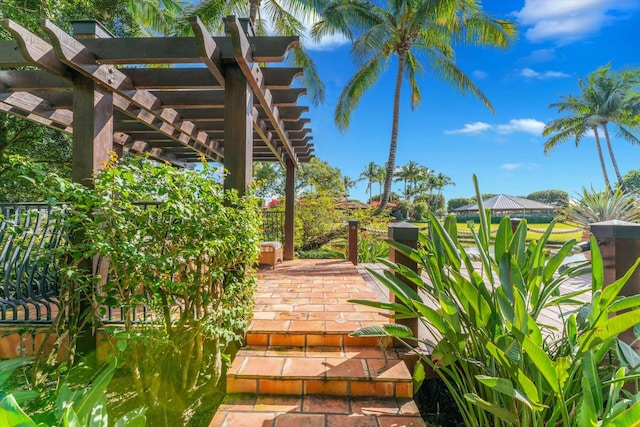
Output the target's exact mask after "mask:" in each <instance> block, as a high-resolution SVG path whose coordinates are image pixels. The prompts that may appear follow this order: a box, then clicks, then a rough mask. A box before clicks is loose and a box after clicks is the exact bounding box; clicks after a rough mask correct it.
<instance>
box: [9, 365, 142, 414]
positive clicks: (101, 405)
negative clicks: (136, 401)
mask: <svg viewBox="0 0 640 427" xmlns="http://www.w3.org/2000/svg"><path fill="white" fill-rule="evenodd" d="M27 363H30V360H28V359H11V360H3V361H0V372H2V376H1V378H0V388H1V389H2V390H3V394H2V396H1V397H0V425H2V426H19V427H41V426H53V425H60V426H62V425H63V426H77V427H82V426H108V425H109V414H108V412H107V398H106V395H105V390H106V388H107V386H108V385H109V382H110V381H111V379H112V378H113V374H114V373H115V370H116V360H115V359H114V360H112V361H111V362H109V363H108V364H107V365H105V366H104V367H103V368H102V369H101V370H100V371H98V372H96V373H95V374H94V375H91V376H89V378H85V380H87V379H88V384H87V383H84V384H82V385H78V384H73V383H72V382H71V381H69V380H70V379H73V378H74V377H75V373H76V372H78V371H81V370H84V369H85V367H84V366H82V365H79V366H77V367H76V368H75V369H74V370H73V371H72V372H71V373H69V374H68V375H66V379H67V380H66V381H64V382H63V383H62V384H61V385H60V387H58V388H57V390H56V391H57V393H56V395H55V396H51V395H50V396H48V397H49V398H50V399H55V403H54V405H53V407H52V408H51V411H49V412H48V413H47V414H46V417H45V419H44V420H41V419H39V418H38V417H34V418H32V417H30V416H29V415H27V413H26V412H25V411H24V410H23V408H22V407H21V406H20V404H19V403H20V402H24V401H25V400H29V399H33V398H34V397H35V396H36V395H37V394H38V393H37V392H35V391H31V390H8V389H6V388H4V383H5V382H6V381H7V379H8V377H9V376H10V375H11V374H12V373H13V371H15V370H16V369H17V368H19V367H21V366H24V365H25V364H27ZM83 376H84V375H83ZM36 422H38V424H36ZM145 424H146V417H145V410H144V409H141V408H138V409H134V410H132V411H129V412H128V413H126V414H124V415H123V416H122V417H121V418H120V419H119V420H118V421H116V422H115V424H113V425H114V426H116V427H144V426H145Z"/></svg>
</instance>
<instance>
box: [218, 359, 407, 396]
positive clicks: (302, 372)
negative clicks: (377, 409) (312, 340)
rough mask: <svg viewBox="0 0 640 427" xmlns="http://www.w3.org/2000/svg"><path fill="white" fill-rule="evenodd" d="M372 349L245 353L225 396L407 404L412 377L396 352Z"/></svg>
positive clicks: (229, 375) (232, 370)
mask: <svg viewBox="0 0 640 427" xmlns="http://www.w3.org/2000/svg"><path fill="white" fill-rule="evenodd" d="M386 354H387V358H386V360H385V357H384V353H383V352H382V350H381V349H380V348H375V347H306V348H304V347H289V348H277V347H269V348H267V347H245V348H243V349H241V350H240V351H239V352H238V354H237V355H236V358H235V359H234V361H233V364H232V366H231V368H230V369H229V371H228V372H227V393H255V394H258V393H259V394H261V395H262V394H276V395H336V396H368V397H387V398H390V397H397V398H411V396H412V395H413V390H412V388H413V385H412V379H411V374H410V373H409V370H408V369H407V366H406V365H405V363H404V361H402V360H401V359H399V358H398V355H397V353H396V352H395V350H393V349H390V350H387V351H386Z"/></svg>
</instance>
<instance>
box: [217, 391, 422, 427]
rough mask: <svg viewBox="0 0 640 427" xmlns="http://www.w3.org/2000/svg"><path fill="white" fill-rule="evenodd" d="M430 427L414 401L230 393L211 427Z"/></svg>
mask: <svg viewBox="0 0 640 427" xmlns="http://www.w3.org/2000/svg"><path fill="white" fill-rule="evenodd" d="M240 425H243V426H256V427H263V426H272V425H275V426H285V425H286V426H304V427H325V426H356V425H357V426H382V427H391V426H396V427H400V426H406V427H426V424H425V422H424V421H423V420H422V418H421V417H420V413H419V412H418V407H417V406H416V404H415V403H414V402H413V400H411V399H401V398H398V399H371V398H357V397H336V396H274V395H259V396H256V395H247V394H228V395H227V396H226V397H225V399H224V402H222V404H221V405H220V407H219V408H218V411H217V412H216V415H215V418H214V419H213V420H212V422H211V424H210V427H237V426H240Z"/></svg>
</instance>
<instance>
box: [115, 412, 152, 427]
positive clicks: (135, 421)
mask: <svg viewBox="0 0 640 427" xmlns="http://www.w3.org/2000/svg"><path fill="white" fill-rule="evenodd" d="M144 413H145V409H144V408H137V409H134V410H133V411H129V412H127V413H126V414H124V415H123V416H122V417H121V418H120V419H119V420H118V421H117V422H116V423H115V424H114V425H113V427H144V426H145V424H146V422H147V418H146V417H145V415H144Z"/></svg>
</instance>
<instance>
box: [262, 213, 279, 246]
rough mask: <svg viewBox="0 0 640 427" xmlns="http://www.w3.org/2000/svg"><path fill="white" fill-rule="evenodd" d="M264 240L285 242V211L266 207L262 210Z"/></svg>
mask: <svg viewBox="0 0 640 427" xmlns="http://www.w3.org/2000/svg"><path fill="white" fill-rule="evenodd" d="M262 216H263V222H262V240H263V241H266V242H284V211H283V210H274V209H265V210H263V211H262Z"/></svg>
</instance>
